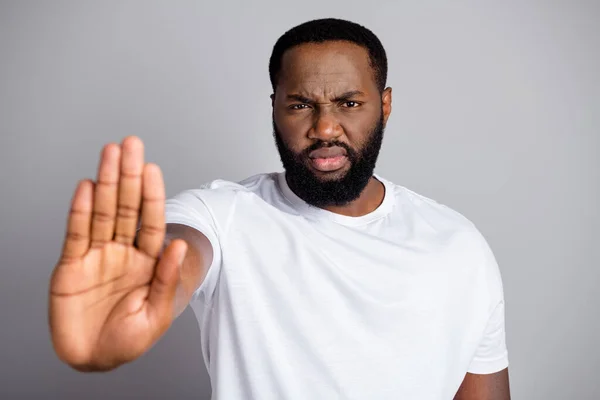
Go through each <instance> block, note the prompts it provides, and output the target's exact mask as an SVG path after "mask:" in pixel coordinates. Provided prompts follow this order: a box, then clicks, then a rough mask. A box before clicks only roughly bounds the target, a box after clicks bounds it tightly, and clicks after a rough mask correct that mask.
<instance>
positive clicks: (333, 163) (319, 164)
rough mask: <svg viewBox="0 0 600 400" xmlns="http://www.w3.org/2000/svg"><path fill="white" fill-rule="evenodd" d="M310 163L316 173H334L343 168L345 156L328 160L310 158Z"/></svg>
mask: <svg viewBox="0 0 600 400" xmlns="http://www.w3.org/2000/svg"><path fill="white" fill-rule="evenodd" d="M310 163H311V165H312V166H313V167H314V168H315V169H316V170H318V171H322V172H330V171H336V170H338V169H340V168H342V167H343V166H344V164H345V163H346V156H337V157H330V158H311V159H310Z"/></svg>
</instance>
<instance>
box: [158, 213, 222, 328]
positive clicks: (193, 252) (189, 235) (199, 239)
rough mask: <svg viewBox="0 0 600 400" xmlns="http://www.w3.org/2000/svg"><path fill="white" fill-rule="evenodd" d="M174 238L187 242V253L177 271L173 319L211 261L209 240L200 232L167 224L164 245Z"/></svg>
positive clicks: (189, 297) (184, 304)
mask: <svg viewBox="0 0 600 400" xmlns="http://www.w3.org/2000/svg"><path fill="white" fill-rule="evenodd" d="M174 239H181V240H184V241H185V242H186V243H187V253H186V256H185V259H184V261H183V265H182V267H181V269H180V271H179V283H178V286H177V292H176V295H175V303H174V313H173V319H175V318H177V317H178V316H179V315H181V313H183V311H184V310H185V308H186V307H187V305H188V304H189V302H190V300H191V298H192V296H193V294H194V292H195V291H196V290H197V289H198V288H199V287H200V285H201V284H202V282H203V280H204V277H205V276H206V273H207V272H208V268H209V266H210V263H211V261H212V247H211V245H210V242H209V241H208V239H207V238H206V237H205V236H204V235H202V234H201V233H200V232H198V231H196V230H194V229H193V228H190V227H187V226H183V225H177V224H169V225H168V226H167V234H166V236H165V247H166V246H168V245H169V243H170V242H171V241H172V240H174Z"/></svg>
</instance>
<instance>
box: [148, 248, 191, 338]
mask: <svg viewBox="0 0 600 400" xmlns="http://www.w3.org/2000/svg"><path fill="white" fill-rule="evenodd" d="M186 252H187V243H186V242H185V241H183V240H181V239H176V240H173V241H172V242H171V244H169V246H168V247H167V248H166V249H165V251H164V252H163V254H162V256H161V258H160V259H159V261H158V263H157V265H156V271H155V272H154V278H153V279H152V283H151V284H150V293H149V294H148V313H149V318H150V319H151V320H152V321H153V324H154V325H155V326H157V327H158V328H159V330H160V331H161V332H162V331H164V330H166V329H167V328H168V327H169V326H170V325H171V322H172V320H173V314H174V304H175V293H176V291H177V286H178V285H179V270H180V268H181V265H182V264H183V260H184V259H185V255H186Z"/></svg>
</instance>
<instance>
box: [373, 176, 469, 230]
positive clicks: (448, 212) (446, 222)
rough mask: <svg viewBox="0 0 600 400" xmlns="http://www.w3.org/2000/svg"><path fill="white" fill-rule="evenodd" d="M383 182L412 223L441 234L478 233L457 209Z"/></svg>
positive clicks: (400, 186) (389, 182)
mask: <svg viewBox="0 0 600 400" xmlns="http://www.w3.org/2000/svg"><path fill="white" fill-rule="evenodd" d="M381 179H382V178H381ZM383 181H384V182H385V184H386V187H389V188H391V189H392V190H393V192H394V197H395V201H396V208H397V210H398V211H399V212H401V213H402V214H403V217H404V218H408V219H409V220H411V222H413V223H419V224H422V225H424V226H428V227H429V228H430V230H432V231H435V232H440V233H441V232H464V233H478V232H477V228H476V227H475V225H474V224H473V222H472V221H471V220H469V219H468V218H467V217H466V216H465V215H463V214H462V213H460V212H459V211H457V210H456V209H454V208H451V207H449V206H448V205H446V204H443V203H440V202H438V201H437V200H434V199H432V198H430V197H427V196H425V195H423V194H420V193H417V192H415V191H413V190H411V189H408V188H407V187H405V186H402V185H399V184H396V183H393V182H391V181H388V180H385V179H383Z"/></svg>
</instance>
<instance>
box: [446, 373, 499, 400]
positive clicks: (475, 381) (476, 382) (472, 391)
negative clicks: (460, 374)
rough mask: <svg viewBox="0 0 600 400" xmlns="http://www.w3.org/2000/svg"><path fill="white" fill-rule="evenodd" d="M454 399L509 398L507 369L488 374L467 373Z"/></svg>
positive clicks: (493, 399)
mask: <svg viewBox="0 0 600 400" xmlns="http://www.w3.org/2000/svg"><path fill="white" fill-rule="evenodd" d="M454 400H510V388H509V382H508V369H504V370H502V371H500V372H496V373H494V374H488V375H479V374H467V375H466V376H465V379H464V381H463V383H462V385H461V386H460V388H459V389H458V392H457V393H456V396H454Z"/></svg>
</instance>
